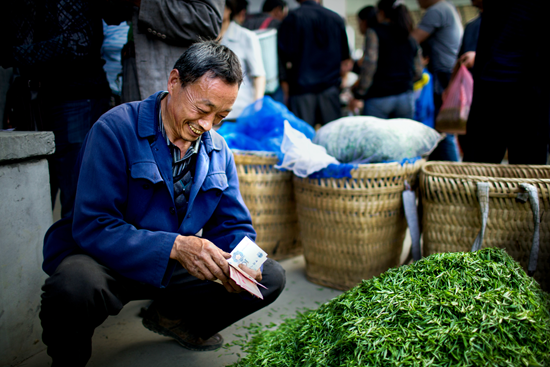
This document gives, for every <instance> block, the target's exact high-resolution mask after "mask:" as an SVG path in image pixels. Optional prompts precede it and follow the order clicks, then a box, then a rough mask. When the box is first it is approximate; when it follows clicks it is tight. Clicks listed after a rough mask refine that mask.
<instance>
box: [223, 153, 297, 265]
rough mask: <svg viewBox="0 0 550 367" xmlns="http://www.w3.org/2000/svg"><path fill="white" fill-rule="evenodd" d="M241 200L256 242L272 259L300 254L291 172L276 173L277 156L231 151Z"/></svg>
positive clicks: (277, 171)
mask: <svg viewBox="0 0 550 367" xmlns="http://www.w3.org/2000/svg"><path fill="white" fill-rule="evenodd" d="M233 155H234V157H235V165H236V167H237V175H238V177H239V187H240V191H241V195H242V197H243V200H244V202H245V204H246V206H247V207H248V210H249V211H250V215H251V216H252V225H253V226H254V229H255V230H256V233H257V238H256V243H257V244H258V246H260V247H261V248H262V249H264V251H266V252H267V254H268V256H269V257H270V258H272V259H274V260H282V259H286V258H289V257H293V256H297V255H300V254H301V253H302V243H301V241H300V236H299V235H300V230H299V228H298V217H297V215H296V203H295V201H294V192H293V189H292V172H290V171H280V170H278V169H276V168H275V167H274V166H275V164H277V160H278V158H277V155H275V154H274V153H270V152H252V151H242V150H234V151H233Z"/></svg>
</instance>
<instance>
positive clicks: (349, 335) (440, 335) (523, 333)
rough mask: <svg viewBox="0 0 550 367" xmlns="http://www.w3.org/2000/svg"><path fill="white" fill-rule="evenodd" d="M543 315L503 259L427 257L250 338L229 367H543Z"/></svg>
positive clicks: (542, 305) (536, 294)
mask: <svg viewBox="0 0 550 367" xmlns="http://www.w3.org/2000/svg"><path fill="white" fill-rule="evenodd" d="M549 308H550V295H549V294H548V293H545V292H543V291H542V290H541V289H540V286H539V285H538V283H536V282H535V281H534V280H533V279H532V278H531V277H529V276H527V275H526V274H525V272H524V271H523V269H522V268H521V266H520V265H519V264H518V263H517V262H516V261H514V260H513V259H512V258H511V257H510V256H509V255H508V254H506V252H505V251H504V250H501V249H496V248H488V249H483V250H480V251H477V252H468V253H462V252H461V253H442V254H434V255H431V256H429V257H427V258H424V259H422V260H420V261H417V262H415V263H414V264H412V265H405V266H401V267H399V268H394V269H390V270H389V271H387V272H385V273H383V274H382V275H380V276H379V277H375V278H372V279H370V280H365V281H363V282H362V283H361V284H359V285H358V286H356V287H355V288H352V289H351V290H349V291H347V292H345V293H343V294H342V295H340V296H338V297H337V298H335V299H333V300H331V301H330V302H328V303H325V304H324V305H322V306H321V307H320V308H319V309H317V310H315V311H308V312H305V313H302V314H300V315H299V316H298V317H296V318H292V319H287V320H285V321H284V322H283V323H282V324H281V325H280V326H279V327H278V328H277V329H275V330H261V329H256V331H255V333H253V334H254V336H253V338H252V339H251V340H250V342H248V343H246V344H244V346H243V349H244V351H245V352H247V353H248V355H247V356H246V357H244V358H243V359H241V360H239V361H238V362H237V363H236V366H550V311H549Z"/></svg>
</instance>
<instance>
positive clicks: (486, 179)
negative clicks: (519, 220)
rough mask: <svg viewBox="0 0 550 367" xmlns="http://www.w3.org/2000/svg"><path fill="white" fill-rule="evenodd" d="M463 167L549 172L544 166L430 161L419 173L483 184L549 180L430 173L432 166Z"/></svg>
mask: <svg viewBox="0 0 550 367" xmlns="http://www.w3.org/2000/svg"><path fill="white" fill-rule="evenodd" d="M442 165H444V166H450V165H454V166H463V167H481V168H483V167H487V168H500V167H503V166H504V167H506V168H509V169H518V170H525V169H542V170H550V166H546V165H527V164H506V165H503V164H497V163H473V162H446V161H431V162H426V163H424V164H423V165H422V167H421V168H420V173H421V174H422V175H424V176H432V177H440V178H454V179H460V180H471V181H484V182H511V183H512V182H513V183H518V182H526V181H530V182H544V183H550V177H549V178H537V177H521V178H515V177H494V176H479V175H465V174H458V173H439V172H433V171H430V168H431V167H433V166H442Z"/></svg>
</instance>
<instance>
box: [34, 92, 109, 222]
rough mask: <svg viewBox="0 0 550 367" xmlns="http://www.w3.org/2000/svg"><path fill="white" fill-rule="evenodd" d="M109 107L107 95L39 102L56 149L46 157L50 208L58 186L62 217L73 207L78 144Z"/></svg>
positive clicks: (80, 143) (80, 144) (46, 128)
mask: <svg viewBox="0 0 550 367" xmlns="http://www.w3.org/2000/svg"><path fill="white" fill-rule="evenodd" d="M108 108H109V98H101V99H80V100H74V101H65V102H61V103H44V104H43V105H42V106H41V112H42V113H43V117H44V119H45V130H48V131H52V132H53V133H54V137H55V153H54V154H52V155H51V156H49V157H48V163H49V170H50V190H51V196H52V208H53V206H54V203H55V198H56V196H57V191H58V190H59V191H60V192H61V196H60V201H61V216H62V217H66V216H67V215H69V214H70V213H71V212H72V210H73V206H74V195H75V192H76V181H77V177H78V172H75V170H74V166H75V164H76V161H77V158H78V154H79V152H80V147H81V146H82V143H83V142H84V138H85V137H86V134H87V133H88V131H89V130H90V128H91V127H92V125H93V124H94V122H96V121H97V119H98V118H99V117H100V116H101V115H102V114H103V113H104V112H106V111H107V109H108ZM98 153H99V154H101V152H98Z"/></svg>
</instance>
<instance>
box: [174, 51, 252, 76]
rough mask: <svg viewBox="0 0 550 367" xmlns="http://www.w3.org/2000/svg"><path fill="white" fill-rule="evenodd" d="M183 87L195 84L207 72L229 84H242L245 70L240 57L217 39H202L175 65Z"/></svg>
mask: <svg viewBox="0 0 550 367" xmlns="http://www.w3.org/2000/svg"><path fill="white" fill-rule="evenodd" d="M174 69H176V70H177V71H178V72H179V74H180V81H181V85H182V87H186V86H188V85H190V84H193V83H194V82H196V81H197V80H198V79H200V78H201V77H202V76H203V75H205V74H210V75H211V76H212V77H215V78H220V79H222V80H223V81H225V82H226V83H228V84H237V85H239V86H240V85H241V83H242V81H243V71H242V69H241V63H240V61H239V58H238V57H237V55H235V53H234V52H233V51H231V50H230V49H229V48H227V47H226V46H223V45H220V43H219V42H217V41H201V42H197V43H194V44H193V45H191V47H189V48H188V49H187V50H186V51H185V52H184V53H183V54H182V55H181V56H180V58H179V59H178V61H176V64H175V65H174Z"/></svg>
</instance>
